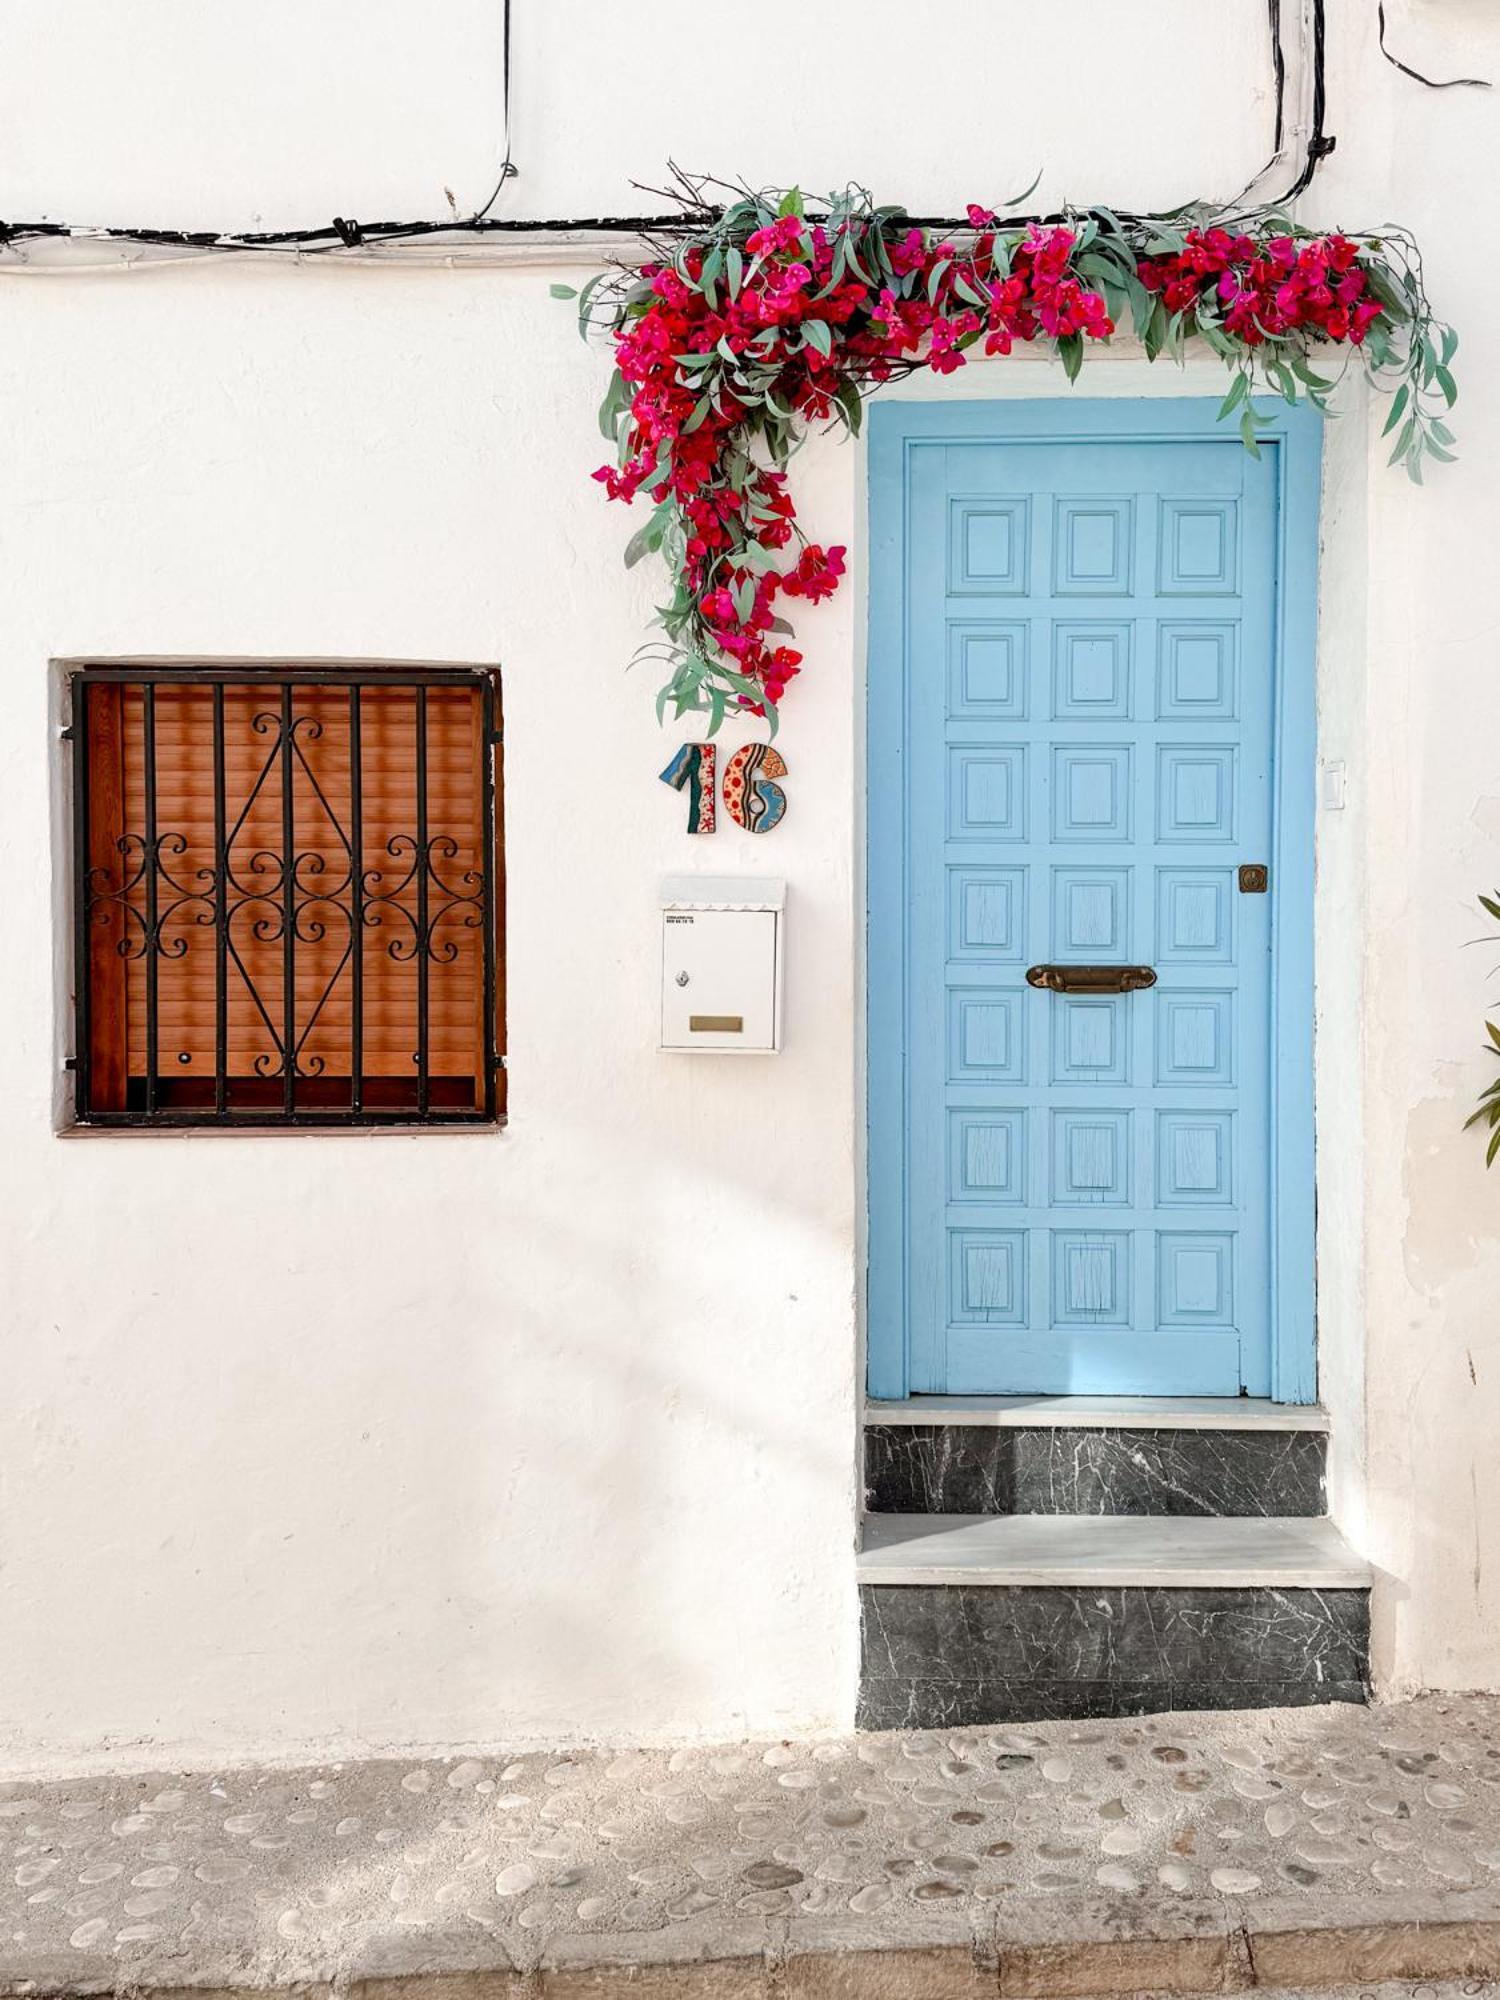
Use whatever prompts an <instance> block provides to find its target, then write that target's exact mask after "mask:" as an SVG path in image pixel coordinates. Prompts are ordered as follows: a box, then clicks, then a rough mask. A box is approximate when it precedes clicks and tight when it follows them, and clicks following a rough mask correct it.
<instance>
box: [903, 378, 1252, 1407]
mask: <svg viewBox="0 0 1500 2000" xmlns="http://www.w3.org/2000/svg"><path fill="white" fill-rule="evenodd" d="M978 421H979V420H978V418H977V417H976V419H975V422H976V423H978ZM905 463H906V466H907V471H906V473H905V474H904V477H905V478H906V479H907V481H908V484H907V487H906V489H905V492H906V499H905V503H904V511H903V516H902V518H903V522H904V523H905V526H904V527H903V531H902V532H903V533H904V534H905V535H906V537H907V542H906V544H905V545H904V546H906V547H907V551H908V553H907V558H906V561H907V568H906V573H905V575H906V580H905V586H904V587H905V590H906V593H907V608H906V623H905V625H904V627H903V630H904V633H905V637H904V640H903V647H904V651H903V653H902V669H901V680H900V686H899V690H898V691H897V693H896V694H895V695H894V696H893V697H892V698H893V699H894V700H896V701H897V702H898V703H899V706H900V715H901V727H902V729H903V731H904V734H903V735H902V738H901V741H902V754H901V766H902V778H901V783H902V785H903V786H904V787H905V792H904V796H903V797H901V798H899V799H896V798H890V799H884V800H879V799H873V798H872V800H871V806H870V810H871V814H872V821H873V819H874V816H875V815H877V814H878V813H880V812H882V811H883V812H887V813H890V814H892V815H897V816H898V817H899V819H900V823H901V826H902V828H903V833H902V839H903V841H904V846H903V847H902V849H901V851H902V853H903V854H904V856H905V863H904V865H905V869H906V874H905V878H904V882H903V886H902V889H901V892H900V893H901V897H902V903H901V925H902V929H903V934H904V936H905V938H906V943H905V945H904V947H903V948H904V950H905V951H906V953H907V960H906V964H905V967H904V970H903V972H902V974H901V978H902V981H903V982H904V984H903V989H902V990H903V992H904V996H905V997H904V1002H903V1005H904V1014H903V1015H902V1017H901V1018H902V1020H903V1022H904V1027H903V1029H902V1036H903V1038H902V1039H901V1040H900V1042H899V1043H896V1042H894V1041H889V1040H888V1041H886V1042H885V1043H881V1041H880V1031H879V1025H878V1021H877V1018H876V1015H875V1012H874V1011H873V1008H872V1069H871V1086H870V1087H871V1094H872V1102H874V1101H876V1100H877V1099H879V1093H880V1092H881V1091H882V1090H884V1089H885V1088H886V1087H887V1080H889V1087H890V1089H891V1091H892V1093H893V1095H892V1097H891V1098H890V1100H889V1102H890V1103H892V1104H893V1105H895V1104H898V1105H899V1114H898V1116H897V1118H896V1121H895V1123H896V1126H897V1129H899V1131H900V1133H901V1134H902V1138H901V1141H900V1143H901V1145H902V1146H903V1147H904V1149H905V1150H904V1152H903V1155H902V1157H903V1159H904V1163H905V1164H904V1169H903V1171H904V1175H905V1179H904V1184H903V1191H902V1196H901V1203H900V1209H899V1214H900V1217H901V1220H900V1222H899V1225H898V1227H899V1230H900V1231H901V1232H902V1234H901V1253H900V1254H901V1259H902V1260H903V1261H902V1262H901V1266H900V1268H901V1272H902V1276H901V1278H900V1281H899V1282H900V1285H901V1286H902V1287H904V1291H903V1293H902V1306H901V1310H902V1311H903V1313H904V1314H905V1316H906V1323H907V1340H908V1348H907V1352H908V1356H909V1362H908V1367H909V1384H910V1389H911V1391H912V1392H913V1393H915V1394H923V1393H944V1392H947V1393H955V1394H971V1393H972V1394H996V1395H1004V1394H1021V1395H1024V1394H1069V1393H1077V1394H1138V1395H1224V1396H1232V1395H1236V1394H1238V1393H1239V1391H1240V1390H1241V1389H1245V1390H1247V1391H1248V1392H1249V1393H1251V1394H1254V1395H1266V1394H1269V1393H1270V1386H1271V1385H1270V1376H1269V1367H1270V1338H1269V1326H1270V1314H1269V1290H1270V1277H1269V1273H1270V1221H1269V1196H1268V1190H1269V1171H1268V1161H1269V1150H1268V1148H1269V1130H1270V1115H1269V1106H1270V1031H1269V1022H1270V999H1271V951H1272V929H1271V911H1272V908H1273V906H1274V902H1275V877H1274V873H1273V886H1272V893H1271V894H1270V895H1267V896H1248V895H1242V894H1241V893H1240V892H1239V888H1238V873H1237V871H1238V869H1239V867H1240V865H1241V864H1242V863H1244V862H1253V861H1265V860H1270V859H1272V858H1273V850H1272V846H1271V831H1272V829H1271V801H1272V797H1273V790H1274V787H1273V784H1272V777H1273V771H1272V740H1273V739H1272V717H1273V706H1274V704H1273V696H1274V659H1275V652H1274V648H1275V627H1276V609H1277V583H1276V571H1275V561H1276V547H1277V532H1278V525H1277V522H1278V517H1277V501H1276V478H1275V466H1274V452H1270V453H1268V454H1267V458H1266V460H1264V461H1263V462H1262V463H1261V464H1259V465H1258V464H1257V462H1256V461H1255V460H1253V459H1251V458H1250V457H1249V456H1248V454H1246V453H1245V452H1244V450H1243V447H1242V446H1241V445H1240V444H1239V442H1238V440H1237V439H1236V438H1232V437H1227V438H1220V437H1218V436H1214V437H1212V438H1211V439H1197V438H1194V439H1190V440H1187V441H1184V442H1182V443H1180V444H1173V443H1170V442H1162V441H1159V440H1156V441H1151V442H1140V441H1130V440H1125V441H1119V442H1115V441H1112V440H1110V439H1109V438H1108V437H1104V438H1101V439H1099V440H1093V439H1090V440H1089V441H1087V442H1082V441H1080V442H1077V443H1068V444H1062V445H1056V446H1054V445H1053V444H1050V443H1049V444H1041V443H1038V444H1035V445H1031V444H1026V443H1021V442H1016V443H1006V444H1004V445H998V444H996V443H995V442H994V441H993V440H990V441H987V442H978V443H976V444H975V445H974V446H973V448H972V449H970V448H969V446H968V445H966V444H965V443H964V441H963V439H962V435H961V434H960V433H958V432H955V433H954V434H953V435H947V436H945V437H944V438H943V439H942V441H941V442H940V443H936V444H934V446H933V447H932V448H931V449H930V450H929V449H927V448H926V447H925V446H920V445H919V446H916V447H913V448H911V450H910V451H909V454H908V457H907V459H906V461H905ZM983 598H990V599H994V600H997V601H996V602H994V603H993V604H985V603H982V602H980V600H981V599H983ZM999 600H1003V601H999ZM872 686H873V684H872ZM882 698H883V697H881V696H880V695H879V693H878V690H877V691H876V692H875V693H873V694H872V702H873V701H874V700H877V699H882ZM871 852H872V856H874V855H875V854H876V853H877V852H878V849H877V846H876V844H874V842H873V839H872V849H871ZM872 950H873V945H872ZM1036 966H1047V967H1051V968H1054V969H1056V973H1057V976H1056V977H1054V978H1051V981H1050V983H1049V984H1045V985H1041V986H1031V985H1029V984H1027V983H1026V979H1025V974H1026V972H1027V969H1028V968H1030V967H1036ZM1136 967H1142V968H1148V969H1149V971H1150V972H1151V973H1152V974H1154V983H1151V984H1145V985H1138V986H1136V987H1134V988H1132V989H1131V990H1126V991H1123V992H1109V991H1108V990H1099V989H1100V987H1101V986H1103V987H1105V988H1106V989H1107V985H1108V982H1109V979H1110V977H1111V976H1114V975H1117V973H1122V972H1123V970H1124V969H1125V968H1136ZM1070 974H1071V975H1073V976H1075V977H1077V978H1079V979H1091V980H1092V982H1093V989H1092V990H1088V989H1087V988H1085V990H1067V987H1068V979H1069V975H1070ZM881 976H882V965H881V963H878V962H876V961H875V960H873V959H872V967H871V979H872V988H873V985H874V983H875V982H877V981H878V980H879V979H880V978H881ZM1058 987H1060V988H1061V989H1062V990H1054V989H1055V988H1058ZM879 1101H882V1102H884V1101H886V1100H879ZM877 1143H878V1141H877V1139H876V1138H875V1137H873V1136H872V1154H873V1152H874V1150H875V1148H876V1145H877ZM872 1227H873V1224H872ZM876 1255H877V1252H876V1251H875V1250H874V1249H873V1248H872V1272H873V1270H874V1269H875V1259H876ZM881 1268H886V1267H885V1266H881ZM872 1310H874V1308H873V1307H872Z"/></svg>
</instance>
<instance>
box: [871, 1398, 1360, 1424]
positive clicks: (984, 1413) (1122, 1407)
mask: <svg viewBox="0 0 1500 2000" xmlns="http://www.w3.org/2000/svg"><path fill="white" fill-rule="evenodd" d="M865 1422H866V1424H993V1425H997V1426H1000V1427H1008V1428H1014V1429H1024V1428H1039V1429H1063V1428H1066V1427H1069V1426H1072V1427H1075V1428H1086V1429H1091V1430H1152V1431H1171V1430H1193V1431H1326V1430H1327V1429H1328V1412H1327V1411H1326V1410H1325V1409H1324V1408H1323V1406H1322V1404H1321V1403H1273V1402H1270V1401H1269V1400H1267V1399H1266V1398H1264V1397H1257V1396H906V1397H903V1398H902V1399H901V1400H900V1401H899V1402H889V1403H880V1402H873V1401H871V1402H866V1404H865Z"/></svg>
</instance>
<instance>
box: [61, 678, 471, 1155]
mask: <svg viewBox="0 0 1500 2000" xmlns="http://www.w3.org/2000/svg"><path fill="white" fill-rule="evenodd" d="M66 679H67V696H68V709H67V722H66V726H65V727H64V728H63V731H62V736H63V740H64V742H65V743H66V744H67V745H68V747H69V750H70V752H71V758H70V777H71V789H72V813H71V820H72V855H71V865H70V867H69V870H68V885H69V896H70V908H69V911H68V913H67V915H68V922H69V930H70V935H71V941H72V964H71V967H70V973H71V985H72V992H71V1007H70V1011H71V1017H72V1035H73V1054H72V1055H71V1056H70V1057H69V1058H68V1059H67V1065H66V1066H67V1068H68V1070H69V1071H70V1072H71V1073H72V1081H73V1093H72V1095H73V1103H72V1115H71V1120H70V1124H71V1126H72V1127H74V1128H85V1129H96V1130H100V1129H102V1130H115V1131H121V1130H123V1131H130V1132H143V1131H162V1130H166V1131H213V1132H226V1131H254V1132H260V1133H265V1132H274V1131H281V1132H288V1131H298V1132H307V1131H341V1132H348V1131H350V1130H379V1129H386V1130H404V1131H408V1132H421V1133H433V1132H442V1131H453V1130H470V1131H472V1130H475V1129H480V1130H495V1129H498V1128H500V1127H503V1126H504V1124H505V1122H506V1110H507V1105H506V1095H507V1093H506V1081H507V1076H506V953H505V888H506V879H505V822H504V762H503V743H504V728H503V711H502V705H501V685H500V672H499V669H498V668H495V667H461V666H441V665H434V666H427V665H418V664H405V663H392V664H384V663H380V664H376V663H360V662H346V663H328V662H321V663H318V664H305V665H304V664H301V663H299V662H295V661H290V662H289V661H285V660H279V661H257V662H248V663H247V662H241V661H237V662H235V663H234V664H232V665H220V664H215V663H213V662H204V663H202V664H199V663H195V662H183V661H175V662H170V663H152V662H146V663H134V662H132V663H129V664H123V663H108V662H96V661H86V662H84V663H82V664H79V665H76V666H74V665H70V666H69V668H68V670H67V675H66ZM182 685H188V686H195V687H205V688H211V687H215V686H217V687H220V688H231V687H257V688H273V687H274V688H277V689H279V690H281V691H282V697H283V703H284V704H285V703H288V702H289V701H290V700H291V699H292V698H294V696H295V691H296V690H298V689H303V688H324V689H326V688H335V689H338V688H345V689H352V688H355V687H358V688H374V689H380V690H389V689H403V688H409V689H412V690H413V691H414V692H415V691H416V690H420V689H427V688H435V687H462V688H466V689H470V690H472V691H473V692H474V693H476V694H477V695H478V697H479V702H480V716H479V724H480V731H481V745H482V756H481V760H480V771H479V794H480V796H479V802H478V803H479V819H480V830H481V840H480V848H481V858H482V862H483V881H482V887H481V892H480V893H481V899H482V921H481V925H480V926H479V928H480V929H481V932H482V935H481V950H482V954H483V967H482V974H481V981H482V1004H481V1019H482V1024H483V1027H482V1037H481V1039H482V1047H481V1049H480V1061H481V1066H482V1076H481V1077H480V1078H479V1079H478V1081H479V1082H480V1083H481V1086H482V1099H483V1101H482V1103H481V1104H479V1105H474V1106H471V1107H466V1108H465V1107H454V1106H451V1105H440V1104H439V1105H435V1104H433V1103H432V1102H431V1100H430V1098H429V1099H428V1102H427V1106H426V1109H425V1110H424V1109H421V1108H418V1107H413V1106H410V1105H400V1106H391V1105H380V1104H376V1105H373V1106H372V1105H368V1104H365V1103H363V1102H362V1101H361V1096H362V1093H361V1090H359V1089H356V1087H355V1086H356V1079H355V1077H354V1075H353V1073H352V1064H351V1074H350V1076H349V1077H348V1079H347V1081H348V1084H349V1092H348V1096H349V1101H348V1102H346V1103H344V1104H342V1105H317V1104H308V1103H305V1102H304V1103H302V1104H298V1103H297V1102H296V1082H297V1077H296V1074H295V1073H294V1075H293V1078H292V1080H291V1083H290V1086H289V1088H288V1091H287V1098H286V1101H285V1102H284V1104H283V1105H282V1106H281V1107H279V1108H275V1109H271V1108H268V1107H266V1106H261V1105H250V1106H245V1105H242V1106H241V1107H240V1108H238V1109H236V1108H233V1107H232V1106H230V1105H229V1104H228V1103H227V1101H226V1100H227V1094H228V1085H229V1082H230V1080H231V1079H230V1078H229V1077H228V1076H227V1075H226V1076H225V1077H224V1078H223V1079H222V1086H221V1079H220V1076H219V1072H218V1069H217V1064H216V1066H215V1073H214V1085H215V1095H216V1102H215V1104H214V1105H213V1106H210V1107H207V1108H197V1107H188V1106H183V1105H181V1104H177V1105H170V1104H161V1103H157V1102H155V1101H154V1100H155V1097H156V1090H157V1087H158V1086H159V1085H160V1083H161V1082H162V1081H163V1078H162V1076H161V1066H160V1063H159V1062H158V1064H157V1072H158V1073H157V1075H156V1077H155V1078H151V1077H149V1076H148V1080H147V1091H146V1095H147V1104H146V1106H145V1108H140V1107H128V1108H125V1109H119V1108H114V1107H109V1108H105V1107H102V1106H100V1105H97V1104H95V1103H94V1102H93V1101H92V1088H91V1087H92V1081H93V1078H92V1071H93V1057H94V1053H95V1049H94V1034H93V1020H92V992H91V987H92V978H91V940H90V923H89V877H90V875H91V874H92V872H93V869H92V866H91V842H92V840H93V837H94V826H93V820H92V815H91V797H90V791H91V785H90V777H91V773H90V751H91V745H90V741H89V727H88V709H87V704H88V702H89V699H90V697H89V690H90V689H91V688H94V687H109V686H119V687H125V686H136V687H161V686H182ZM352 706H353V707H356V708H357V704H352ZM418 706H419V707H420V708H421V709H422V710H423V712H424V713H425V703H420V704H418ZM220 713H221V714H222V704H221V707H220ZM283 713H285V708H284V710H283ZM355 726H356V725H355V724H354V723H353V722H351V729H353V728H354V727H355ZM220 761H221V763H222V748H221V749H220ZM425 786H426V778H425V774H424V775H423V777H422V778H421V780H420V788H421V789H422V790H423V791H424V792H425ZM162 837H163V836H160V835H158V838H159V839H160V838H162ZM216 866H217V864H216ZM351 879H353V878H351ZM360 893H361V894H362V893H363V892H362V891H361V892H360ZM358 907H359V903H358V898H357V897H356V901H355V904H354V908H356V909H357V908H358ZM350 921H351V923H352V922H353V921H354V918H353V915H352V913H351V918H350ZM225 923H227V917H226V916H225V914H224V904H223V900H222V897H220V898H219V899H218V906H217V914H216V917H215V930H216V937H217V932H218V928H219V926H220V925H223V924H225ZM428 935H429V938H430V936H431V932H430V931H429V933H428ZM120 1032H121V1036H122V1038H123V1037H124V1036H125V1035H126V1032H127V1031H126V1029H125V1027H124V1024H123V1022H122V1025H121V1031H120ZM122 1046H123V1039H122ZM297 1046H298V1048H300V1047H301V1043H300V1041H299V1043H298V1044H297ZM282 1068H283V1070H284V1068H285V1063H284V1062H283V1065H282ZM329 1080H330V1081H340V1082H342V1081H345V1079H344V1078H343V1077H338V1078H333V1079H329ZM359 1081H360V1083H361V1084H362V1083H363V1078H361V1079H359ZM429 1086H430V1078H428V1077H426V1075H425V1073H424V1077H423V1079H422V1080H421V1082H420V1084H419V1088H420V1090H421V1091H422V1093H423V1094H425V1093H426V1091H427V1089H428V1088H429Z"/></svg>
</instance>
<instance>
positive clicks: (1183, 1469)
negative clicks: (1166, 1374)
mask: <svg viewBox="0 0 1500 2000" xmlns="http://www.w3.org/2000/svg"><path fill="white" fill-rule="evenodd" d="M878 1407H879V1406H876V1408H878ZM1116 1415H1117V1417H1118V1412H1116ZM864 1444H865V1505H866V1507H867V1508H868V1509H869V1510H870V1511H871V1512H873V1513H882V1514H885V1513H893V1514H1170V1515H1194V1514H1197V1515H1215V1514H1221V1515H1229V1514H1233V1515H1316V1514H1321V1513H1323V1511H1324V1509H1325V1506H1326V1504H1327V1503H1326V1497H1325V1496H1326V1470H1327V1453H1328V1439H1327V1435H1326V1432H1325V1431H1324V1429H1323V1428H1322V1427H1321V1426H1317V1427H1310V1428H1307V1429H1284V1428H1277V1429H1270V1428H1263V1427H1259V1426H1257V1427H1254V1428H1243V1429H1239V1428H1237V1429H1223V1428H1213V1429H1193V1428H1187V1427H1185V1426H1183V1425H1180V1424H1174V1425H1169V1426H1165V1427H1159V1426H1158V1424H1157V1423H1156V1421H1155V1419H1146V1420H1143V1421H1142V1422H1141V1423H1136V1422H1134V1421H1133V1420H1129V1419H1127V1421H1126V1422H1124V1423H1121V1422H1119V1421H1118V1420H1117V1421H1115V1422H1114V1423H1112V1424H1108V1425H1105V1424H1080V1423H1076V1422H1075V1423H1056V1422H1053V1423H1035V1422H1027V1423H997V1422H993V1421H982V1420H981V1421H970V1420H967V1419H963V1418H957V1417H955V1418H953V1419H949V1420H944V1421H939V1422H928V1423H917V1422H913V1421H910V1420H905V1419H898V1420H896V1421H890V1420H889V1419H887V1418H886V1417H885V1416H884V1415H883V1414H882V1415H879V1416H876V1415H874V1414H871V1415H870V1416H869V1417H868V1418H867V1421H866V1424H865V1433H864Z"/></svg>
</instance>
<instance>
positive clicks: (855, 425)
mask: <svg viewBox="0 0 1500 2000" xmlns="http://www.w3.org/2000/svg"><path fill="white" fill-rule="evenodd" d="M833 397H834V401H835V402H836V403H837V404H838V406H839V408H840V409H841V410H842V411H843V413H844V422H845V423H846V424H847V425H848V426H849V435H850V436H851V437H858V436H859V430H860V425H861V424H862V423H863V422H864V420H865V404H864V398H863V397H862V396H861V395H860V393H859V390H858V389H857V388H856V387H855V385H854V384H853V383H852V382H849V381H844V382H840V384H839V386H838V387H837V389H835V390H834V392H833Z"/></svg>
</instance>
